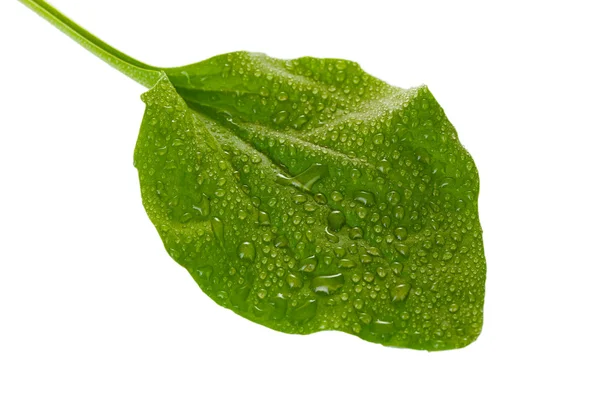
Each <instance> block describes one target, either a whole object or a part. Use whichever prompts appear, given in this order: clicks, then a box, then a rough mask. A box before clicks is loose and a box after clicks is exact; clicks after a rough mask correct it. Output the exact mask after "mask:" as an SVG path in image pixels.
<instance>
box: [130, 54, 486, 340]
mask: <svg viewBox="0 0 600 400" xmlns="http://www.w3.org/2000/svg"><path fill="white" fill-rule="evenodd" d="M236 71H237V72H236ZM339 71H342V72H343V74H344V79H339V74H340V72H339ZM166 72H167V75H168V78H167V77H166V76H165V77H163V79H161V82H159V84H158V85H157V86H156V87H155V88H153V89H151V90H150V91H149V92H148V94H147V95H145V96H146V102H147V112H146V116H145V118H144V122H143V125H142V129H141V131H140V141H139V142H138V146H137V147H136V165H137V166H138V169H140V181H141V186H142V197H143V199H144V203H145V206H146V209H147V211H148V214H149V215H150V217H151V219H152V221H153V223H154V224H155V225H156V226H157V228H158V229H159V232H160V231H161V229H165V231H164V232H162V233H161V237H162V238H163V241H164V243H165V247H167V250H168V251H169V253H170V254H171V255H172V256H173V258H174V259H175V260H176V261H177V262H178V263H180V264H181V265H183V266H185V267H186V268H187V269H188V270H189V271H190V273H191V274H192V276H193V277H194V278H195V279H196V281H197V282H198V284H199V285H200V287H201V288H202V289H203V290H204V291H205V292H206V293H207V294H208V295H209V296H211V297H212V298H213V299H214V300H215V301H216V302H217V303H219V304H221V305H223V306H225V307H228V308H231V309H232V310H233V311H235V312H236V313H238V314H240V315H242V316H244V317H246V318H248V319H250V320H253V321H255V322H258V323H261V324H263V325H266V326H269V327H271V328H273V329H277V330H280V331H283V332H290V333H301V334H306V333H312V332H317V331H320V330H324V329H336V330H341V331H345V332H348V333H351V334H354V335H357V336H360V337H362V338H364V339H366V340H370V341H373V342H378V343H382V344H385V345H390V346H398V347H410V348H417V349H428V350H438V349H446V348H455V347H462V346H464V345H466V344H468V343H470V342H472V341H473V340H475V338H476V337H477V336H478V335H479V332H480V329H481V324H482V308H483V295H484V283H485V260H484V257H483V244H482V241H481V228H480V227H479V222H478V218H477V204H476V199H477V194H478V189H479V186H478V185H479V183H478V176H477V172H476V169H475V166H474V163H473V162H472V159H471V157H470V156H469V154H468V153H467V152H466V150H464V148H463V147H462V146H461V145H460V143H459V142H458V138H457V136H456V131H455V130H454V128H453V127H452V125H451V124H450V123H449V122H448V121H447V119H446V118H445V115H444V113H443V110H442V109H441V107H439V105H438V104H437V102H436V101H435V99H434V98H433V96H431V94H430V92H429V91H428V89H427V88H426V87H420V88H416V89H410V90H403V89H398V88H393V87H391V86H388V85H386V84H385V83H383V82H382V81H379V80H377V79H375V78H372V77H370V76H369V75H368V74H366V73H365V72H364V71H362V70H361V69H360V68H359V67H358V65H356V64H355V63H349V62H345V61H343V60H327V59H326V60H320V59H313V58H309V57H305V58H302V59H298V60H291V61H283V60H274V59H270V58H268V57H267V56H264V55H256V54H253V53H243V52H238V53H233V54H227V55H222V56H217V57H215V58H213V59H210V60H207V61H205V62H201V63H198V64H194V65H192V66H188V67H181V68H178V69H171V70H167V71H166ZM184 72H185V73H184ZM347 80H349V81H350V82H356V84H355V86H349V85H348V84H347V83H346V82H347ZM171 82H173V83H174V85H175V86H171ZM364 82H367V83H366V84H365V83H364ZM178 85H179V86H178ZM267 86H269V87H268V88H267ZM265 89H266V90H265ZM267 92H268V94H267ZM282 93H284V94H285V95H284V94H282ZM154 95H155V96H154ZM153 96H154V97H153ZM177 109H179V110H180V114H181V115H180V117H178V118H183V119H181V120H180V119H178V118H175V119H174V118H173V115H172V113H173V111H172V110H177ZM282 112H285V113H287V115H285V119H278V118H277V117H278V115H281V113H282ZM152 113H155V114H156V115H155V117H154V118H158V119H159V120H160V121H163V122H164V124H163V125H160V124H159V128H156V129H155V128H153V127H152V118H153V116H152V115H150V114H152ZM302 116H304V119H305V120H302V118H301V117H302ZM299 119H300V122H302V123H299V122H298V120H299ZM181 121H183V122H181ZM165 130H166V131H165ZM165 134H166V137H168V139H165V141H161V140H157V139H156V137H158V136H160V135H163V136H165ZM169 135H172V136H173V137H169ZM182 135H183V136H184V138H186V140H183V139H181V137H176V136H182ZM185 135H189V137H188V136H185ZM149 136H150V137H151V138H149ZM167 142H168V143H167ZM144 148H146V149H147V151H144V150H141V149H144ZM165 148H166V149H167V150H166V151H167V153H166V154H163V155H162V156H164V157H163V158H164V160H163V159H162V158H161V157H162V156H160V153H161V152H163V151H165V150H161V149H165ZM169 154H172V155H173V159H170V160H169V159H168V157H169ZM159 159H160V160H162V161H159ZM143 163H146V167H145V168H144V167H143V166H142V165H143ZM149 164H152V166H151V167H148V165H149ZM152 169H153V170H154V172H153V175H154V174H159V175H157V176H162V177H163V178H161V179H163V181H165V182H166V183H165V182H161V184H162V185H163V189H162V198H158V197H160V196H159V195H157V194H156V193H157V192H158V191H159V189H157V186H160V185H159V184H158V183H157V182H159V181H157V179H155V178H154V179H153V178H151V175H150V171H151V170H152ZM165 185H166V186H168V188H164V186H165ZM157 196H158V197H157ZM174 199H175V200H174ZM206 199H209V200H208V201H209V202H210V217H208V216H207V215H205V214H206V213H205V214H203V215H201V216H200V217H199V216H198V215H194V212H193V211H191V210H194V209H203V208H204V209H206V208H207V206H206V204H205V205H204V206H203V207H202V206H201V205H199V204H202V202H205V203H206ZM194 207H196V208H194ZM157 210H162V213H159V212H158V211H157ZM167 232H168V233H167ZM199 232H202V234H199ZM281 243H287V246H285V247H284V246H278V244H281ZM307 260H308V261H307ZM310 260H312V261H310ZM208 271H210V274H209V273H208ZM457 271H459V272H457ZM208 275H210V276H208ZM207 276H208V278H207Z"/></svg>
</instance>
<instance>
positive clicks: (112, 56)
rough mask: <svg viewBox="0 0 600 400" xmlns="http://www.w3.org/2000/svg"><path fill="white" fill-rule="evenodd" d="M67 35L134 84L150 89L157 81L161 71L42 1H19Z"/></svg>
mask: <svg viewBox="0 0 600 400" xmlns="http://www.w3.org/2000/svg"><path fill="white" fill-rule="evenodd" d="M19 1H20V2H21V3H23V4H25V5H26V6H27V7H29V8H31V9H32V10H33V11H35V12H36V13H38V14H39V15H41V16H42V17H43V18H44V19H46V20H47V21H49V22H50V23H51V24H52V25H54V26H56V27H57V28H58V29H60V30H61V31H63V32H64V33H65V34H67V35H68V36H69V37H71V39H73V40H75V41H76V42H77V43H79V44H80V45H81V46H83V47H85V48H86V49H87V50H89V51H90V52H91V53H93V54H95V55H96V56H98V57H99V58H100V59H102V60H103V61H104V62H106V63H107V64H109V65H111V66H112V67H114V68H116V69H117V70H119V71H121V72H122V73H123V74H125V75H127V76H128V77H130V78H131V79H133V80H135V81H136V82H139V83H141V84H142V85H144V86H146V87H148V88H150V87H152V86H154V84H155V83H156V82H157V81H158V79H159V78H160V76H161V70H160V69H159V68H157V67H153V66H151V65H148V64H145V63H143V62H141V61H138V60H136V59H134V58H132V57H129V56H128V55H127V54H125V53H122V52H120V51H119V50H117V49H115V48H114V47H112V46H111V45H109V44H107V43H105V42H103V41H102V40H100V39H99V38H97V37H96V36H94V35H92V34H91V33H89V32H88V31H86V30H85V29H83V28H82V27H81V26H79V25H77V24H76V23H75V22H73V21H72V20H70V19H69V18H68V17H67V16H65V15H64V14H62V13H61V12H60V11H58V10H57V9H56V8H54V7H52V6H51V5H50V4H48V3H47V2H45V1H44V0H19Z"/></svg>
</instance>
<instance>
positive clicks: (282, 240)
mask: <svg viewBox="0 0 600 400" xmlns="http://www.w3.org/2000/svg"><path fill="white" fill-rule="evenodd" d="M288 243H289V242H288V240H287V238H286V237H285V236H277V237H276V238H275V242H274V243H273V244H274V245H275V247H277V248H278V249H280V248H284V247H287V246H288Z"/></svg>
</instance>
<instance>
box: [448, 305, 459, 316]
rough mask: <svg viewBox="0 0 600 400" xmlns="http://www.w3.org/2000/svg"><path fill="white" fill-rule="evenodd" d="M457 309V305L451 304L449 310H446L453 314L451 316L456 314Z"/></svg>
mask: <svg viewBox="0 0 600 400" xmlns="http://www.w3.org/2000/svg"><path fill="white" fill-rule="evenodd" d="M458 308H459V307H458V304H451V305H450V308H449V309H448V310H449V311H450V312H451V313H453V314H454V313H455V312H457V311H458Z"/></svg>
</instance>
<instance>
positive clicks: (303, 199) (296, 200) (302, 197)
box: [292, 194, 308, 204]
mask: <svg viewBox="0 0 600 400" xmlns="http://www.w3.org/2000/svg"><path fill="white" fill-rule="evenodd" d="M306 200H308V199H307V198H306V196H305V195H303V194H295V195H293V196H292V201H293V202H294V203H296V204H302V203H305V202H306Z"/></svg>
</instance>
